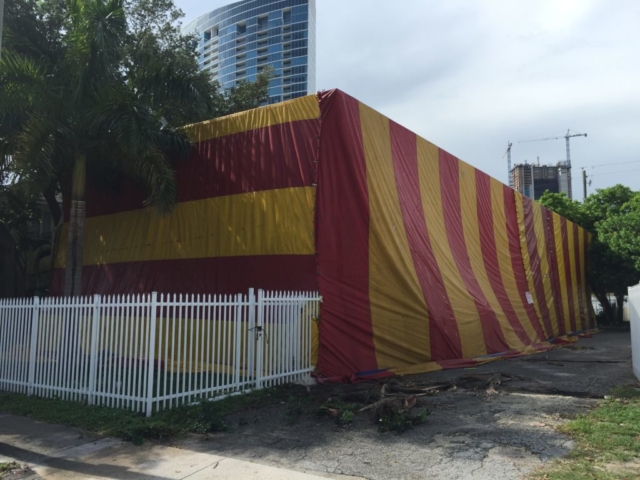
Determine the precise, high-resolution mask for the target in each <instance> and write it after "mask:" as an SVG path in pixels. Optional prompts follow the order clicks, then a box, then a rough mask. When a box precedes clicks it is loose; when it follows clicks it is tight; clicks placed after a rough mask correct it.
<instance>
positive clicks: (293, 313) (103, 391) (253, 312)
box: [0, 289, 321, 415]
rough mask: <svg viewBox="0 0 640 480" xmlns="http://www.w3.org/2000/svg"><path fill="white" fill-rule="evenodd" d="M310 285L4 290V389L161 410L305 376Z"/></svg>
mask: <svg viewBox="0 0 640 480" xmlns="http://www.w3.org/2000/svg"><path fill="white" fill-rule="evenodd" d="M320 302H321V297H320V296H319V295H318V294H317V293H308V292H264V291H262V290H259V291H258V292H257V295H256V294H255V292H254V290H253V289H251V290H249V292H248V294H238V295H206V296H205V295H166V296H165V295H159V296H158V295H157V294H156V293H152V294H148V295H115V296H105V297H100V296H99V295H96V296H94V297H65V298H46V299H42V300H40V299H38V298H33V299H9V300H0V390H5V391H11V392H18V393H26V394H28V395H37V396H41V397H58V398H62V399H65V400H75V401H86V402H87V403H88V404H90V405H104V406H109V407H115V408H127V409H131V410H135V411H140V412H145V413H146V414H147V415H151V413H152V411H154V410H161V409H166V408H172V407H175V406H177V405H182V404H188V403H193V402H195V401H198V400H200V399H219V398H222V397H224V396H226V395H232V394H236V393H240V392H243V391H248V390H251V389H259V388H263V387H269V386H273V385H278V384H282V383H287V382H295V381H302V380H304V379H305V377H308V376H309V375H310V373H311V371H312V370H313V366H312V365H311V349H312V323H313V322H314V321H317V319H318V314H319V308H320Z"/></svg>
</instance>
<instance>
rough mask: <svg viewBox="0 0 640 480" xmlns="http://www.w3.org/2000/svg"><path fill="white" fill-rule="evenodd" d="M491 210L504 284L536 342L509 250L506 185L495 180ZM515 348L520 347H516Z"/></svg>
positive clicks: (517, 312) (527, 330)
mask: <svg viewBox="0 0 640 480" xmlns="http://www.w3.org/2000/svg"><path fill="white" fill-rule="evenodd" d="M491 208H492V212H493V234H494V236H495V241H496V252H497V254H498V265H499V266H500V275H501V276H502V284H503V285H504V289H505V291H506V292H507V296H508V298H509V302H510V303H511V306H512V307H513V310H514V311H515V313H516V315H517V317H518V321H519V322H520V325H522V327H523V329H524V331H525V333H526V334H527V337H529V339H530V340H531V341H533V342H536V341H537V340H538V334H537V333H536V331H535V329H534V328H533V325H531V320H529V315H527V311H526V310H525V307H524V303H523V302H522V298H521V297H520V292H519V291H518V284H517V282H516V276H515V274H514V272H513V264H512V263H511V249H510V248H509V237H508V236H507V217H506V212H505V210H504V185H503V184H502V183H500V182H499V181H498V180H496V179H494V178H491ZM514 348H519V347H516V346H515V345H514Z"/></svg>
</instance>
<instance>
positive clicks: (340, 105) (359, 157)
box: [316, 90, 378, 377]
mask: <svg viewBox="0 0 640 480" xmlns="http://www.w3.org/2000/svg"><path fill="white" fill-rule="evenodd" d="M319 98H320V111H321V114H322V135H321V137H320V159H319V163H318V188H317V196H316V239H317V240H316V245H317V248H316V251H317V262H318V265H317V272H318V286H319V287H320V293H321V295H322V297H323V302H322V313H321V321H320V323H319V326H318V328H319V334H320V348H319V352H318V353H319V357H318V367H317V368H318V370H319V372H320V373H321V374H322V375H324V376H326V377H349V376H350V375H351V374H352V373H353V372H363V371H369V370H376V369H377V368H378V365H377V361H376V356H375V347H374V344H373V330H372V326H371V309H370V305H369V194H368V189H367V174H366V162H365V156H364V147H363V142H362V128H361V124H360V112H359V102H358V101H357V100H356V99H354V98H352V97H350V96H348V95H346V94H344V93H342V92H340V91H336V90H333V91H330V92H323V93H320V94H319Z"/></svg>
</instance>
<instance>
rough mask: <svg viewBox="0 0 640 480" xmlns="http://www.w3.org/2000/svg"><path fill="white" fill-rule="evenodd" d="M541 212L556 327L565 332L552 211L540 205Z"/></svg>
mask: <svg viewBox="0 0 640 480" xmlns="http://www.w3.org/2000/svg"><path fill="white" fill-rule="evenodd" d="M542 213H543V214H544V218H545V219H546V222H545V223H546V229H547V233H548V235H549V236H548V237H547V239H546V240H547V254H548V260H549V273H550V276H551V286H552V290H553V304H554V306H555V308H556V318H557V320H558V329H559V332H560V335H564V334H566V333H567V329H566V328H565V326H564V308H562V302H563V298H562V289H561V288H560V280H559V279H560V269H559V267H558V253H557V252H556V233H555V227H554V225H553V213H552V212H551V211H550V210H547V209H546V208H545V207H542Z"/></svg>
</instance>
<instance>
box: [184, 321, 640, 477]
mask: <svg viewBox="0 0 640 480" xmlns="http://www.w3.org/2000/svg"><path fill="white" fill-rule="evenodd" d="M576 347H577V348H576ZM479 373H502V374H506V375H517V376H519V377H521V378H522V380H513V381H510V382H508V383H503V384H502V385H500V386H499V387H498V393H497V394H494V395H488V394H486V393H485V392H484V391H483V390H479V391H474V390H465V389H464V388H458V389H456V390H453V391H447V392H442V393H440V394H439V395H436V396H432V397H423V398H424V400H422V401H421V404H420V405H421V406H425V407H427V408H429V410H430V411H431V415H430V416H429V417H428V419H427V422H426V423H425V424H423V425H419V426H417V427H415V428H414V429H412V430H409V431H407V432H405V433H403V434H394V433H384V434H382V433H379V432H378V431H377V429H376V427H375V425H372V422H371V420H370V418H369V417H368V416H367V415H366V414H360V415H357V416H356V418H355V420H354V424H353V425H352V426H351V427H350V428H342V427H338V426H337V425H336V424H335V422H332V421H331V420H329V419H326V418H320V417H316V416H314V415H309V414H305V415H302V416H301V417H300V418H299V420H298V422H297V423H295V424H293V425H291V424H290V422H288V421H287V419H286V416H285V415H284V412H283V409H284V405H274V406H270V407H265V408H262V409H260V410H256V411H252V412H245V413H244V414H240V415H237V416H236V417H235V418H231V419H230V420H231V421H234V420H235V421H238V420H239V419H240V418H242V423H243V424H244V423H245V422H246V423H247V425H244V426H239V427H237V428H236V429H235V431H234V432H233V433H226V434H216V435H212V436H209V437H207V438H203V437H200V436H193V437H190V438H188V439H185V440H183V441H181V442H179V443H178V444H177V445H175V446H177V447H179V448H183V449H189V450H195V451H203V452H211V453H216V454H219V455H225V456H231V457H235V458H241V459H245V460H250V461H253V462H259V463H264V464H267V465H272V466H278V467H283V468H291V469H295V470H299V471H307V472H310V471H313V472H319V473H320V474H322V473H325V474H334V475H335V474H342V475H350V476H355V477H360V478H366V479H371V480H383V479H384V480H388V479H426V478H428V479H439V480H446V479H492V480H495V479H503V478H504V479H513V478H523V477H526V476H528V475H529V474H530V473H531V472H533V471H535V470H536V469H538V468H540V467H542V466H543V465H544V464H545V463H546V462H549V461H550V460H552V459H553V458H556V457H559V456H563V455H565V454H567V453H568V452H569V451H570V450H571V448H572V447H573V443H572V441H571V439H569V438H568V437H566V436H564V435H561V434H559V433H558V432H556V431H555V429H554V427H555V426H556V425H559V424H561V423H562V422H563V421H566V419H567V418H570V417H573V416H574V415H576V414H580V413H584V412H586V411H587V410H588V409H589V408H590V407H592V406H593V405H594V404H595V402H596V401H597V400H596V398H602V397H604V395H606V394H607V392H608V391H609V390H610V389H611V388H612V387H614V386H616V385H621V384H635V383H636V382H637V380H636V379H635V377H634V376H633V374H632V371H631V347H630V336H629V332H603V333H600V334H597V335H594V336H593V338H585V339H581V340H580V341H579V342H578V343H576V344H575V345H574V347H572V348H571V349H570V348H561V349H557V350H553V351H550V352H546V353H542V354H539V355H535V356H527V357H521V358H518V359H512V360H503V361H499V362H494V363H491V364H487V365H483V366H481V367H478V368H473V369H461V370H448V371H442V372H436V373H431V374H426V375H413V376H411V377H410V378H411V379H412V380H414V381H425V382H438V381H447V380H453V379H456V378H459V377H462V376H465V375H470V374H479ZM313 388H314V389H317V390H316V391H315V392H314V395H318V394H319V395H323V394H325V395H326V396H327V398H329V397H330V396H331V395H332V392H335V389H336V388H338V387H336V386H331V385H320V386H317V387H313ZM341 388H342V391H345V389H348V388H354V387H349V386H342V387H341ZM549 392H552V393H554V394H549Z"/></svg>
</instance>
